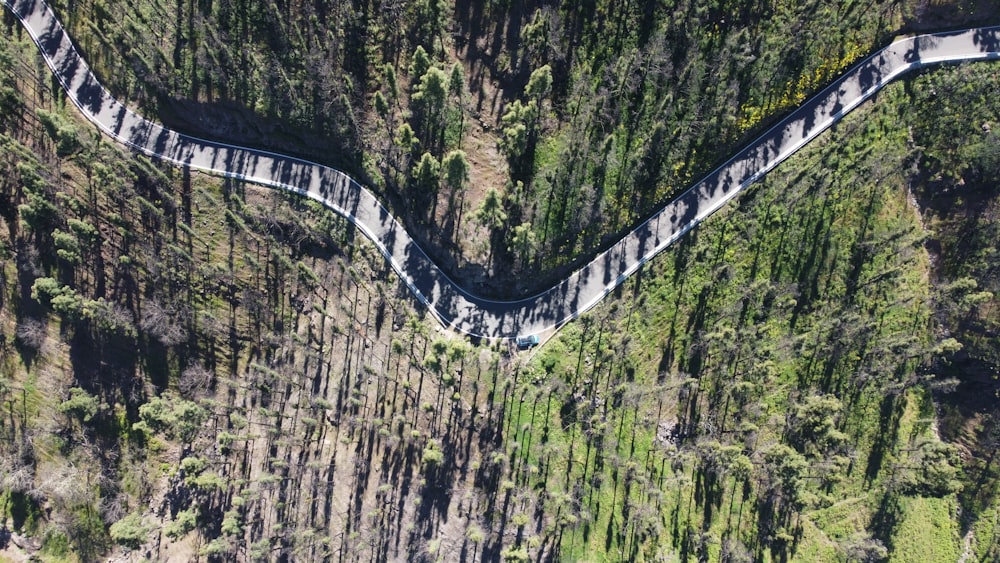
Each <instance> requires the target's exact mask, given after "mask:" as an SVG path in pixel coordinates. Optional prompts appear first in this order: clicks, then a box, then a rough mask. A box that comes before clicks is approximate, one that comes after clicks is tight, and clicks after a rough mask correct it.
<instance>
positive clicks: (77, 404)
mask: <svg viewBox="0 0 1000 563" xmlns="http://www.w3.org/2000/svg"><path fill="white" fill-rule="evenodd" d="M99 408H100V402H99V401H98V400H97V398H96V397H94V396H93V395H91V394H89V393H87V392H86V391H84V390H83V389H80V388H79V387H72V388H70V390H69V398H68V399H66V400H65V401H63V402H62V404H60V405H59V412H61V413H65V414H68V415H71V416H75V417H76V418H78V419H79V420H80V421H81V422H90V420H91V419H92V418H94V415H96V414H97V411H98V409H99Z"/></svg>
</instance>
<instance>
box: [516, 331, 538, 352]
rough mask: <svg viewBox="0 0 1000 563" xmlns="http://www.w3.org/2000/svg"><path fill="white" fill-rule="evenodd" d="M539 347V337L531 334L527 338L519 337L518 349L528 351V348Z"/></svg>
mask: <svg viewBox="0 0 1000 563" xmlns="http://www.w3.org/2000/svg"><path fill="white" fill-rule="evenodd" d="M535 346H538V335H537V334H529V335H527V336H518V337H517V347H518V348H519V349H521V350H527V349H528V348H534V347H535Z"/></svg>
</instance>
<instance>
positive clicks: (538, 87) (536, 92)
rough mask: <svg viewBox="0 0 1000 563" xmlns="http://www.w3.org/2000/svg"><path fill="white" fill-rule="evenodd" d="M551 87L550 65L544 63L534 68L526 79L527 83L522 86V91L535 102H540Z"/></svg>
mask: <svg viewBox="0 0 1000 563" xmlns="http://www.w3.org/2000/svg"><path fill="white" fill-rule="evenodd" d="M551 88H552V67H550V66H549V65H545V66H542V67H539V68H537V69H535V70H534V71H533V72H532V73H531V78H529V79H528V85H527V86H526V87H525V88H524V93H525V94H527V95H528V97H529V98H531V99H532V100H535V101H536V102H541V99H542V98H544V97H545V96H546V95H548V93H549V89H551Z"/></svg>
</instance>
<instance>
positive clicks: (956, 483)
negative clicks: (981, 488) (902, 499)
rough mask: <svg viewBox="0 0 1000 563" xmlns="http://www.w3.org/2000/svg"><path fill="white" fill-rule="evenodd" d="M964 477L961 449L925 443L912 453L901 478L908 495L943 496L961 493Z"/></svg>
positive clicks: (926, 441)
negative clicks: (962, 478)
mask: <svg viewBox="0 0 1000 563" xmlns="http://www.w3.org/2000/svg"><path fill="white" fill-rule="evenodd" d="M961 476H962V459H961V458H960V457H959V455H958V448H956V447H955V446H953V445H951V444H946V443H944V442H938V441H935V440H924V441H922V442H920V443H919V444H917V447H916V448H914V449H913V450H912V451H911V453H910V457H909V460H907V462H905V464H904V465H903V466H902V468H901V474H900V475H899V477H898V479H899V482H900V484H901V485H902V488H903V491H904V492H906V493H910V494H917V495H924V496H933V497H943V496H946V495H949V494H952V493H957V492H959V491H961V490H962V481H961Z"/></svg>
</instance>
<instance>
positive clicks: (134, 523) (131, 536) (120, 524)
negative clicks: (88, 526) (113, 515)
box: [108, 512, 150, 549]
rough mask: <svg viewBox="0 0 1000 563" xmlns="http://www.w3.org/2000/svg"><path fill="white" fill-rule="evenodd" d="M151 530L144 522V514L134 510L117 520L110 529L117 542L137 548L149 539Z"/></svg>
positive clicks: (109, 531) (110, 533)
mask: <svg viewBox="0 0 1000 563" xmlns="http://www.w3.org/2000/svg"><path fill="white" fill-rule="evenodd" d="M149 531H150V527H149V526H147V525H146V524H145V522H143V519H142V515H140V514H137V513H134V512H133V513H132V514H129V515H128V516H126V517H124V518H122V519H121V520H119V521H117V522H115V523H114V524H112V525H111V528H109V529H108V533H109V535H110V536H111V539H112V540H114V542H115V543H117V544H119V545H123V546H125V547H128V548H131V549H137V548H138V547H140V546H141V545H142V544H143V543H144V542H145V541H146V540H147V539H149V538H148V537H147V536H148V535H149Z"/></svg>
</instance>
